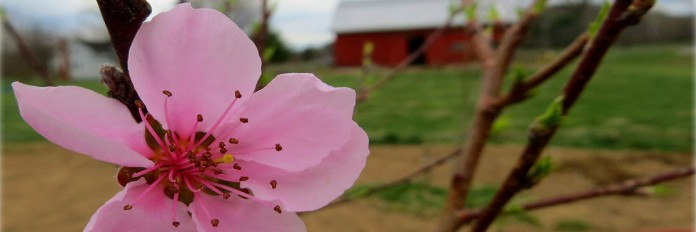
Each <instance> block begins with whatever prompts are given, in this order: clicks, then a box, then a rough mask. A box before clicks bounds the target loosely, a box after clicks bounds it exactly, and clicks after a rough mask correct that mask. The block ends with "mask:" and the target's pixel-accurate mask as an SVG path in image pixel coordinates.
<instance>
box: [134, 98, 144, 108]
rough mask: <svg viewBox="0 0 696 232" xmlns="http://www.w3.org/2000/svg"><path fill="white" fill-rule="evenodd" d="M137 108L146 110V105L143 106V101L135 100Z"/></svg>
mask: <svg viewBox="0 0 696 232" xmlns="http://www.w3.org/2000/svg"><path fill="white" fill-rule="evenodd" d="M135 106H136V107H138V108H140V109H142V108H145V104H143V101H141V100H135Z"/></svg>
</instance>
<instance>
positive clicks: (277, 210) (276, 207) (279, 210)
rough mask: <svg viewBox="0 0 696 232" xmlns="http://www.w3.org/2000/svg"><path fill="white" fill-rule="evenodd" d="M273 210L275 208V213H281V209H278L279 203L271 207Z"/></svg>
mask: <svg viewBox="0 0 696 232" xmlns="http://www.w3.org/2000/svg"><path fill="white" fill-rule="evenodd" d="M273 210H275V211H276V212H277V213H283V210H281V209H280V206H279V205H276V206H275V207H273Z"/></svg>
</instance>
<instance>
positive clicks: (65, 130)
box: [12, 82, 153, 167]
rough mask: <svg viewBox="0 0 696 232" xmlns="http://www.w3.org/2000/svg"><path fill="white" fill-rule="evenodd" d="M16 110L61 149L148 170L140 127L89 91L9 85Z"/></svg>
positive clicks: (120, 108) (125, 111)
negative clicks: (13, 93) (14, 97)
mask: <svg viewBox="0 0 696 232" xmlns="http://www.w3.org/2000/svg"><path fill="white" fill-rule="evenodd" d="M12 87H13V89H14V92H15V96H16V97H17V103H18V105H19V112H20V114H21V115H22V118H24V121H26V122H27V123H28V124H29V125H30V126H31V127H32V128H34V130H36V131H37V132H38V133H39V134H41V135H43V136H44V137H45V138H46V139H48V140H49V141H51V142H53V143H55V144H58V145H60V146H62V147H64V148H67V149H70V150H73V151H76V152H79V153H82V154H85V155H89V156H92V157H93V158H95V159H98V160H101V161H106V162H109V163H114V164H119V165H123V166H129V167H150V166H152V165H153V163H152V161H150V160H148V159H147V158H145V157H144V156H143V155H141V154H139V153H138V152H136V151H134V150H137V151H142V150H143V148H144V147H146V145H145V144H144V143H143V141H144V140H145V139H144V134H143V133H144V132H143V127H142V126H140V125H138V124H137V123H136V122H135V121H134V120H133V118H132V116H131V114H130V113H129V111H128V109H127V108H126V107H125V106H124V105H123V104H121V103H120V102H118V101H117V100H114V99H109V98H106V97H104V96H102V95H99V94H97V93H95V92H92V91H90V90H87V89H83V88H79V87H74V86H63V87H35V86H29V85H25V84H22V83H19V82H14V83H12Z"/></svg>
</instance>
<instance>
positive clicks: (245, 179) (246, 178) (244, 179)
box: [239, 176, 249, 182]
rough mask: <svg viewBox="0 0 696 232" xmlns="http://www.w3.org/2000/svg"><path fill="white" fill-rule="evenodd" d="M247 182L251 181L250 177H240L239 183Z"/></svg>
mask: <svg viewBox="0 0 696 232" xmlns="http://www.w3.org/2000/svg"><path fill="white" fill-rule="evenodd" d="M247 180H249V177H248V176H242V177H239V181H240V182H241V181H247Z"/></svg>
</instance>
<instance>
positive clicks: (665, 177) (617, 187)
mask: <svg viewBox="0 0 696 232" xmlns="http://www.w3.org/2000/svg"><path fill="white" fill-rule="evenodd" d="M693 174H694V167H685V168H677V169H674V170H671V171H668V172H664V173H661V174H657V175H654V176H648V177H642V178H636V179H630V180H626V181H622V182H619V183H615V184H610V185H605V186H601V187H597V188H593V189H590V190H586V191H581V192H576V193H570V194H564V195H559V196H555V197H550V198H546V199H541V200H537V201H534V202H530V203H526V204H523V205H522V206H521V208H522V209H523V210H535V209H542V208H546V207H551V206H557V205H563V204H569V203H574V202H578V201H582V200H588V199H593V198H597V197H604V196H612V195H633V194H634V193H636V191H638V190H639V189H640V188H642V187H647V186H653V185H657V184H660V183H662V182H666V181H671V180H675V179H680V178H685V177H689V176H692V175H693ZM481 213H482V210H481V209H479V210H472V211H462V212H460V213H459V217H460V220H462V222H463V223H468V222H470V221H472V220H474V219H476V218H477V217H479V216H481Z"/></svg>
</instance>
